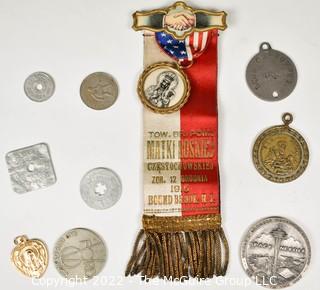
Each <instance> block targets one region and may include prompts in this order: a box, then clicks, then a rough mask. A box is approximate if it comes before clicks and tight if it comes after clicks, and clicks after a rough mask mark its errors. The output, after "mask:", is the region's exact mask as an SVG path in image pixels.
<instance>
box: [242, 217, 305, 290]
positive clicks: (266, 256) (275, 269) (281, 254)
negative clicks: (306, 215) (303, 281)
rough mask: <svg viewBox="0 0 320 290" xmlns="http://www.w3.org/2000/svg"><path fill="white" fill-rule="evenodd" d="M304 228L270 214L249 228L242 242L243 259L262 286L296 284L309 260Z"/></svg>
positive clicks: (282, 286) (244, 266)
mask: <svg viewBox="0 0 320 290" xmlns="http://www.w3.org/2000/svg"><path fill="white" fill-rule="evenodd" d="M310 257H311V249H310V243H309V240H308V238H307V236H306V234H305V233H304V231H303V230H302V229H301V228H300V227H299V226H297V225H296V224H295V223H293V222H292V221H290V220H288V219H286V218H283V217H267V218H264V219H262V220H260V221H258V222H257V223H255V224H254V225H253V226H251V227H250V229H249V230H248V232H247V233H246V235H245V237H244V239H243V241H242V243H241V262H242V265H243V268H244V270H245V271H246V273H247V274H248V275H249V277H251V278H252V279H253V280H254V281H255V282H257V283H258V284H259V285H262V286H265V287H267V288H272V289H276V288H284V287H288V286H290V285H292V284H294V283H296V282H297V281H298V280H299V279H300V278H301V277H302V274H303V273H304V272H305V270H306V269H307V267H308V265H309V263H310Z"/></svg>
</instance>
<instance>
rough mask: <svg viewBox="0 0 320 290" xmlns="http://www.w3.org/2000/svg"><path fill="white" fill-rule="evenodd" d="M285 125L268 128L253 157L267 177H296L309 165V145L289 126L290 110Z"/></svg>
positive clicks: (286, 115) (271, 178)
mask: <svg viewBox="0 0 320 290" xmlns="http://www.w3.org/2000/svg"><path fill="white" fill-rule="evenodd" d="M282 120H283V123H284V124H283V125H279V126H273V127H271V128H269V129H267V130H265V131H264V132H263V133H262V134H261V135H260V136H259V137H258V138H257V140H256V142H255V144H254V146H253V150H252V158H253V162H254V165H255V167H256V169H257V170H258V172H259V173H260V174H261V175H262V176H263V177H265V178H266V179H268V180H270V181H273V182H278V183H283V182H289V181H292V180H295V179H296V178H298V177H299V176H300V175H301V174H302V173H303V172H304V171H305V169H306V167H307V165H308V162H309V149H308V145H307V143H306V141H305V140H304V139H303V137H302V136H301V135H300V134H299V133H298V132H297V131H296V130H294V129H292V128H291V127H289V124H290V123H291V122H292V121H293V116H292V115H291V114H290V113H285V114H283V116H282Z"/></svg>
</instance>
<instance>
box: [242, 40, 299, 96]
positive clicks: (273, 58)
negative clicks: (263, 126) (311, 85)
mask: <svg viewBox="0 0 320 290" xmlns="http://www.w3.org/2000/svg"><path fill="white" fill-rule="evenodd" d="M246 79H247V84H248V86H249V88H250V89H251V91H252V92H253V93H254V94H255V95H256V96H257V97H259V98H261V99H262V100H265V101H280V100H282V99H284V98H286V97H288V96H289V95H290V94H291V93H292V91H293V90H294V88H295V86H296V83H297V70H296V67H295V65H294V63H293V62H292V60H291V59H290V58H289V57H288V56H287V55H285V54H284V53H282V52H280V51H278V50H274V49H272V48H271V46H270V44H269V43H268V42H264V43H262V44H261V45H260V51H259V53H258V54H256V55H255V56H254V57H253V58H252V59H251V61H250V62H249V64H248V66H247V71H246Z"/></svg>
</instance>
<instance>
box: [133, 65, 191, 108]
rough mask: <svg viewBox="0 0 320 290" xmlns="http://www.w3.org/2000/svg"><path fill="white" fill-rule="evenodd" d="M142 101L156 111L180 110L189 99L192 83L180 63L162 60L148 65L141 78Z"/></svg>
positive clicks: (139, 85)
mask: <svg viewBox="0 0 320 290" xmlns="http://www.w3.org/2000/svg"><path fill="white" fill-rule="evenodd" d="M138 94H139V96H140V99H141V101H142V103H143V104H144V105H145V106H146V107H147V108H149V109H151V110H152V111H154V112H156V113H172V112H175V111H178V110H179V109H180V108H181V107H182V106H183V105H184V104H185V103H186V102H187V100H188V97H189V94H190V84H189V80H188V78H187V76H186V74H185V73H184V72H183V70H182V69H180V68H179V66H178V65H176V64H173V63H165V62H160V63H156V64H153V65H150V66H149V67H147V68H146V69H145V70H144V72H143V74H142V75H141V77H140V79H139V84H138Z"/></svg>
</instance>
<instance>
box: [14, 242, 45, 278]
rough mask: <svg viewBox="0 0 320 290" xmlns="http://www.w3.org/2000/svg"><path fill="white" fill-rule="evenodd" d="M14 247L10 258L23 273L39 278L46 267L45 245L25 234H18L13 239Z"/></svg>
mask: <svg viewBox="0 0 320 290" xmlns="http://www.w3.org/2000/svg"><path fill="white" fill-rule="evenodd" d="M14 243H15V245H16V246H15V248H14V249H13V251H12V253H11V260H12V262H13V264H14V265H15V267H16V268H17V269H18V271H19V272H21V273H22V274H23V275H25V276H28V277H31V278H40V277H41V276H42V275H43V274H44V272H45V271H46V269H47V267H48V250H47V247H46V245H45V244H44V243H43V242H42V241H40V240H36V239H31V240H29V239H28V237H27V236H19V237H17V238H16V239H15V240H14Z"/></svg>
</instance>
